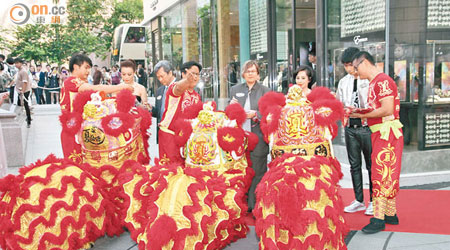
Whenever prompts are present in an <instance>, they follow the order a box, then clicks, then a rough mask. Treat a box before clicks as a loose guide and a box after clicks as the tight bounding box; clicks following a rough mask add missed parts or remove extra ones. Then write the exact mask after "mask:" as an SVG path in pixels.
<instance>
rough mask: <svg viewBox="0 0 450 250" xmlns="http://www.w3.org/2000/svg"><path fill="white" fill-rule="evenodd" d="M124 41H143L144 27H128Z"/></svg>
mask: <svg viewBox="0 0 450 250" xmlns="http://www.w3.org/2000/svg"><path fill="white" fill-rule="evenodd" d="M124 42H125V43H145V28H143V27H130V28H128V32H127V36H126V37H125V41H124Z"/></svg>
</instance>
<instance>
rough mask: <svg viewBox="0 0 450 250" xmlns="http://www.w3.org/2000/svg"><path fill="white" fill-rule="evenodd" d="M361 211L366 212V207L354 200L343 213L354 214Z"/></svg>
mask: <svg viewBox="0 0 450 250" xmlns="http://www.w3.org/2000/svg"><path fill="white" fill-rule="evenodd" d="M363 210H366V206H365V205H364V203H361V202H359V201H357V200H354V201H353V202H352V203H351V204H350V205H348V206H346V207H345V208H344V212H346V213H355V212H358V211H363Z"/></svg>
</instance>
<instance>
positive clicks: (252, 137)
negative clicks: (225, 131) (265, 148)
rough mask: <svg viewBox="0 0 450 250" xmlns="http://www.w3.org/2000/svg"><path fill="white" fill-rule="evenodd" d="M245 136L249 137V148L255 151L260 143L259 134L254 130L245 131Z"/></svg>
mask: <svg viewBox="0 0 450 250" xmlns="http://www.w3.org/2000/svg"><path fill="white" fill-rule="evenodd" d="M245 136H246V137H247V150H249V151H253V149H255V147H256V145H258V141H259V138H258V135H257V134H255V133H252V132H248V131H246V132H245Z"/></svg>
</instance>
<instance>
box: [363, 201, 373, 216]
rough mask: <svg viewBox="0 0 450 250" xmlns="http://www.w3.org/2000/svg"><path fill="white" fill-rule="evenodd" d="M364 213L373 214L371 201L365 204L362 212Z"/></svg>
mask: <svg viewBox="0 0 450 250" xmlns="http://www.w3.org/2000/svg"><path fill="white" fill-rule="evenodd" d="M364 214H365V215H373V205H372V202H369V205H367V209H366V212H364Z"/></svg>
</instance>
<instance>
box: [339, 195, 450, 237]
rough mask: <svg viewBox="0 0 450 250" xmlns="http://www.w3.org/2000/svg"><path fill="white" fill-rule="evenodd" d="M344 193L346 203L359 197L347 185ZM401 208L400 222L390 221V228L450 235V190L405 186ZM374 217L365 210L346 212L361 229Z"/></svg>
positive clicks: (350, 221) (399, 202) (353, 226)
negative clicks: (393, 222) (416, 188)
mask: <svg viewBox="0 0 450 250" xmlns="http://www.w3.org/2000/svg"><path fill="white" fill-rule="evenodd" d="M340 194H341V195H342V198H343V199H344V205H348V204H350V203H351V202H352V201H353V200H354V199H355V196H354V194H353V189H348V188H343V189H341V191H340ZM364 197H369V191H368V190H364ZM366 204H367V198H366ZM397 211H398V214H397V215H398V218H399V220H400V224H399V225H386V231H391V232H408V233H425V234H447V235H450V191H444V190H414V189H402V190H400V193H399V195H398V196H397ZM370 218H371V217H370V216H367V215H364V211H360V212H357V213H354V214H348V213H345V220H346V222H347V224H348V225H349V226H350V229H351V230H361V228H363V227H364V226H365V225H367V224H368V223H369V219H370Z"/></svg>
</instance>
